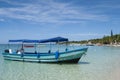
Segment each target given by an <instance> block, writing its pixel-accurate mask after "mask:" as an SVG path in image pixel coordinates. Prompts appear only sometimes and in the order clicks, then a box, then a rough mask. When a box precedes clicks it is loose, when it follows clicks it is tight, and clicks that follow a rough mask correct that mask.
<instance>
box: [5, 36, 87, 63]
mask: <svg viewBox="0 0 120 80" xmlns="http://www.w3.org/2000/svg"><path fill="white" fill-rule="evenodd" d="M62 41H68V39H67V38H62V37H56V38H51V39H45V40H9V42H22V49H21V50H18V51H17V52H12V51H11V49H6V50H5V52H4V53H3V57H4V59H6V60H16V61H31V62H47V63H58V62H68V63H77V62H78V61H79V59H80V58H81V57H82V55H83V54H85V53H86V51H87V48H82V49H75V50H68V49H67V48H65V50H64V51H62V52H60V51H59V50H57V51H55V52H52V51H51V50H49V51H47V52H46V53H43V52H41V53H39V52H37V51H35V52H34V53H33V52H25V51H24V44H23V43H35V44H40V43H48V42H57V43H58V42H62ZM27 47H28V48H29V47H30V48H31V47H33V46H27ZM34 47H35V46H34Z"/></svg>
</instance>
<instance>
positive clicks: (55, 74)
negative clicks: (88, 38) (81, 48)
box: [0, 45, 120, 80]
mask: <svg viewBox="0 0 120 80" xmlns="http://www.w3.org/2000/svg"><path fill="white" fill-rule="evenodd" d="M4 48H5V45H0V53H2V52H3V49H4ZM86 54H87V55H84V56H83V57H82V58H81V60H80V61H79V63H78V64H48V63H30V62H17V61H8V60H4V59H3V57H2V54H0V80H120V76H119V75H120V69H119V67H120V47H105V46H101V47H98V46H93V47H89V49H88V52H87V53H86Z"/></svg>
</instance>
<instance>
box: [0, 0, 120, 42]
mask: <svg viewBox="0 0 120 80" xmlns="http://www.w3.org/2000/svg"><path fill="white" fill-rule="evenodd" d="M111 29H112V30H113V33H114V34H119V33H120V0H0V34H1V35H0V43H6V42H7V41H8V40H9V39H44V38H51V37H56V36H62V37H67V38H69V39H70V40H87V39H93V38H101V37H103V36H104V35H109V34H110V31H111Z"/></svg>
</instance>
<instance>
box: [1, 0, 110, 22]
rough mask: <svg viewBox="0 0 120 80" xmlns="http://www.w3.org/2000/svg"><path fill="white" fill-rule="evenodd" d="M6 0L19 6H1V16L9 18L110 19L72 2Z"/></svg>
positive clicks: (34, 20) (66, 20)
mask: <svg viewBox="0 0 120 80" xmlns="http://www.w3.org/2000/svg"><path fill="white" fill-rule="evenodd" d="M2 1H4V0H2ZM36 1H37V0H36ZM4 2H6V3H8V4H11V5H16V6H17V7H2V8H0V16H4V17H7V18H13V19H20V20H26V21H33V22H41V23H80V22H82V21H83V20H84V21H86V20H92V21H94V20H98V21H106V20H108V17H107V16H106V15H100V14H99V15H98V14H92V13H88V12H87V11H86V10H85V9H84V7H81V8H79V7H75V6H74V5H73V4H72V3H59V2H54V1H52V0H51V1H49V2H48V1H37V2H34V3H30V2H29V3H23V2H20V3H19V2H12V1H10V0H6V1H4Z"/></svg>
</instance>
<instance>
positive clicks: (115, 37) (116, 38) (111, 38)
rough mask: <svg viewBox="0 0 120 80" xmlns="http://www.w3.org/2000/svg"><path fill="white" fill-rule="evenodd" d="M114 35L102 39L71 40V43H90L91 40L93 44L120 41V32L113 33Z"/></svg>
mask: <svg viewBox="0 0 120 80" xmlns="http://www.w3.org/2000/svg"><path fill="white" fill-rule="evenodd" d="M111 34H112V36H104V37H103V38H100V39H90V40H82V41H69V43H76V44H88V42H91V43H92V44H97V43H100V44H113V43H120V34H115V35H113V33H111Z"/></svg>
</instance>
